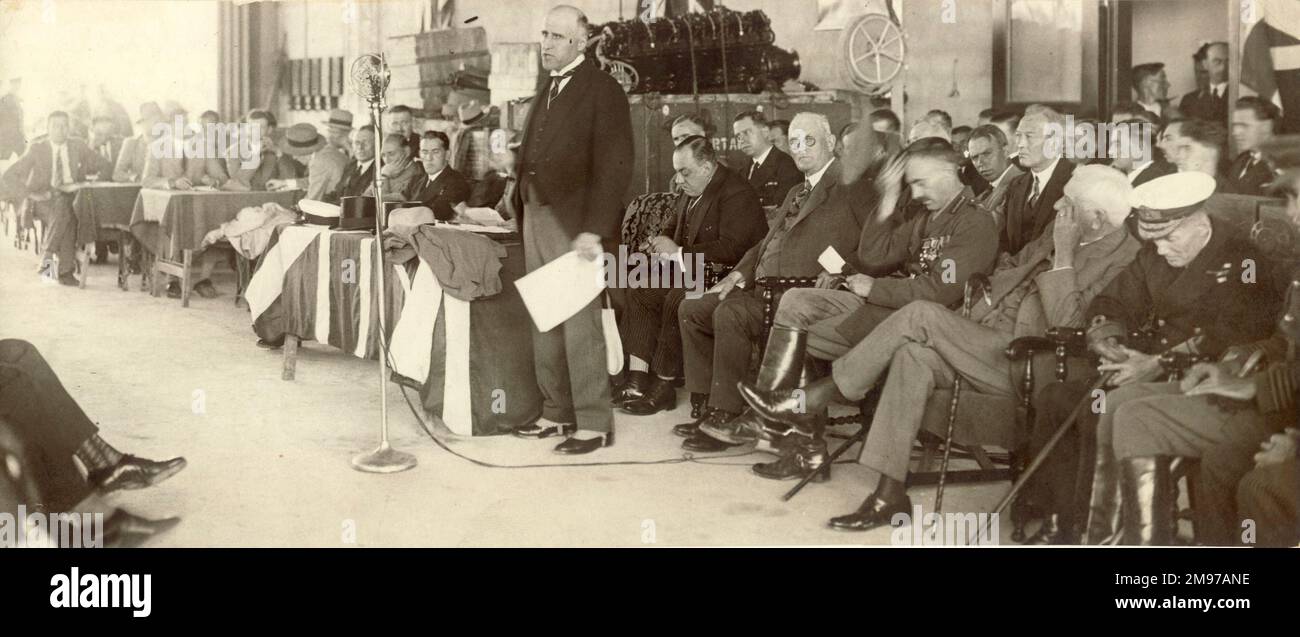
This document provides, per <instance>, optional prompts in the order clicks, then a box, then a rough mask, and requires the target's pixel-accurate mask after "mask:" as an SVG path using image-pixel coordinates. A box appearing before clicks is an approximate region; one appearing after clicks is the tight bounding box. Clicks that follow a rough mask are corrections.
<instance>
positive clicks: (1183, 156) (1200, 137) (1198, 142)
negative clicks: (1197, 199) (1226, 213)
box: [1174, 119, 1237, 193]
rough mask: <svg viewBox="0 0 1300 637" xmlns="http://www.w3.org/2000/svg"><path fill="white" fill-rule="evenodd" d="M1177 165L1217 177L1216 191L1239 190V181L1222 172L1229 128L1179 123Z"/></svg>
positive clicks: (1195, 121)
mask: <svg viewBox="0 0 1300 637" xmlns="http://www.w3.org/2000/svg"><path fill="white" fill-rule="evenodd" d="M1175 144H1176V150H1175V151H1174V158H1175V159H1174V164H1175V165H1176V166H1177V167H1178V172H1197V173H1203V174H1206V175H1209V176H1211V177H1213V178H1214V182H1215V188H1214V191H1215V192H1219V193H1236V192H1237V190H1236V189H1237V181H1236V180H1235V179H1231V178H1228V177H1226V176H1225V175H1223V174H1222V173H1221V172H1220V171H1219V166H1220V165H1222V163H1221V161H1220V158H1221V157H1223V153H1224V152H1225V150H1226V149H1227V145H1228V131H1227V130H1225V129H1224V128H1223V126H1221V125H1219V124H1216V123H1214V122H1207V121H1204V120H1199V119H1189V120H1184V121H1183V122H1182V123H1181V124H1180V125H1179V126H1178V137H1177V141H1176V142H1175Z"/></svg>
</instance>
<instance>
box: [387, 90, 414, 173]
mask: <svg viewBox="0 0 1300 637" xmlns="http://www.w3.org/2000/svg"><path fill="white" fill-rule="evenodd" d="M386 115H388V132H389V133H393V134H396V135H399V136H401V137H402V139H403V140H404V141H405V144H403V145H402V148H404V149H406V152H407V156H408V158H409V159H410V160H411V161H413V162H416V164H417V165H416V168H419V165H418V164H419V159H420V134H419V133H417V132H416V131H415V112H414V111H412V110H411V107H409V106H407V105H405V104H397V105H394V106H390V107H388V112H387V113H386ZM384 147H385V148H387V147H388V141H387V140H385V141H384ZM384 161H385V162H387V161H388V159H387V158H385V159H384Z"/></svg>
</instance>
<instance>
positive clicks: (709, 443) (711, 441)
mask: <svg viewBox="0 0 1300 637" xmlns="http://www.w3.org/2000/svg"><path fill="white" fill-rule="evenodd" d="M737 446H738V445H733V444H731V443H728V442H722V441H721V440H718V439H716V438H710V437H709V436H706V435H704V434H695V435H694V436H691V437H690V438H687V439H686V440H683V441H682V449H685V450H687V451H697V452H700V453H717V452H719V451H726V450H728V449H731V448H733V447H737Z"/></svg>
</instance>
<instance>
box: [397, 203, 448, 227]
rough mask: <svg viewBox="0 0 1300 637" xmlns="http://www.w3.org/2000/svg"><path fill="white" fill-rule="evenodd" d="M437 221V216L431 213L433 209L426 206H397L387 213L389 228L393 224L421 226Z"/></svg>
mask: <svg viewBox="0 0 1300 637" xmlns="http://www.w3.org/2000/svg"><path fill="white" fill-rule="evenodd" d="M437 221H438V220H437V218H435V217H434V215H433V210H431V209H430V208H429V207H428V206H415V207H413V208H398V209H396V210H394V211H392V212H391V213H389V215H388V227H389V228H392V227H395V226H422V225H424V224H426V223H435V222H437Z"/></svg>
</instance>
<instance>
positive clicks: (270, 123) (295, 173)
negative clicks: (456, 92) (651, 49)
mask: <svg viewBox="0 0 1300 637" xmlns="http://www.w3.org/2000/svg"><path fill="white" fill-rule="evenodd" d="M455 114H456V115H457V116H458V119H457V121H453V122H441V124H443V126H442V128H443V129H444V130H445V132H444V131H443V130H430V131H426V132H424V133H420V132H418V131H416V130H415V119H414V112H413V111H412V110H411V109H410V108H409V107H406V106H403V105H395V106H393V107H392V108H390V109H388V111H387V113H386V114H385V117H386V119H387V122H386V124H385V125H386V126H387V129H386V130H387V131H388V133H387V134H386V139H385V140H384V149H383V154H384V162H383V168H382V172H381V174H380V175H378V176H376V175H375V162H374V160H375V154H376V139H375V128H374V127H373V126H372V125H369V124H367V125H363V126H360V127H356V126H354V122H353V116H352V113H350V112H348V111H346V110H342V109H334V110H331V111H329V113H328V116H327V117H326V119H324V120H323V121H321V122H320V127H319V128H318V127H317V125H315V124H312V123H297V124H294V125H292V126H288V127H281V126H280V125H279V123H278V121H277V118H276V117H275V115H274V114H272V113H271V112H269V111H265V110H253V111H250V112H249V113H247V115H245V116H244V118H243V120H242V123H243V124H245V125H246V126H242V127H240V126H231V125H226V124H224V123H223V122H222V120H221V116H220V115H219V114H218V113H216V112H214V111H205V112H204V113H203V114H201V115H200V116H199V117H198V118H197V119H191V118H190V116H189V114H188V113H187V112H186V110H185V109H184V108H183V107H181V106H180V105H179V104H177V103H175V102H170V101H169V102H167V103H166V104H165V107H164V106H159V105H158V103H156V102H146V103H144V104H141V105H140V110H139V118H138V119H137V120H136V121H135V125H136V127H135V128H134V129H132V128H130V127H129V118H128V121H127V122H126V123H125V124H123V123H122V122H117V121H115V120H114V118H112V117H109V116H107V115H98V116H95V117H93V118H92V120H91V121H89V122H79V121H74V120H76V119H77V117H75V116H73V115H70V114H69V113H68V112H64V111H55V112H52V113H50V114H49V115H48V117H47V118H46V127H45V128H46V134H45V135H43V136H41V137H39V138H37V139H35V140H33V141H32V142H31V143H30V144H28V145H27V146H26V151H25V152H24V153H22V154H21V156H20V157H19V158H18V159H17V160H16V161H15V162H14V163H13V164H12V165H10V166H9V167H8V169H6V170H5V172H4V174H3V176H0V183H2V184H3V191H4V193H5V197H6V198H7V199H10V200H12V201H13V202H15V203H17V204H18V207H19V208H20V209H21V210H23V211H24V214H26V215H27V216H28V219H39V220H41V222H42V223H43V226H44V229H45V231H44V237H43V245H42V246H41V250H42V252H43V258H42V262H41V267H40V269H39V273H40V274H41V275H43V276H49V277H50V278H52V279H55V280H57V281H58V282H60V283H62V284H65V285H72V286H75V285H78V284H79V281H78V279H77V277H76V253H77V250H78V248H79V247H80V246H78V245H77V244H76V237H77V227H76V224H77V219H76V216H75V214H74V213H73V210H72V201H73V199H74V197H75V193H76V190H77V188H78V186H79V185H80V184H83V183H85V182H87V181H90V180H92V179H98V180H99V181H114V182H121V183H138V184H140V185H141V186H143V187H145V188H153V189H165V190H177V191H187V190H194V189H204V190H220V191H230V192H248V191H298V192H299V193H301V198H302V199H310V200H316V201H324V202H327V203H339V201H340V200H341V199H342V198H343V197H354V196H363V195H370V196H373V195H374V190H375V185H376V181H379V182H380V183H381V186H380V187H381V188H382V189H383V191H384V199H385V200H389V201H403V202H412V203H415V202H418V203H419V204H420V205H423V206H428V207H429V208H431V209H433V210H434V212H435V215H436V216H437V218H438V219H441V220H453V219H456V218H457V217H458V216H459V215H462V214H464V212H465V209H466V208H467V207H471V206H473V207H489V208H496V207H498V204H499V203H500V202H501V201H502V199H503V197H504V194H505V192H506V189H507V188H508V187H509V184H510V183H511V182H512V180H513V179H514V177H513V175H511V170H512V167H513V153H514V144H513V138H512V136H511V135H510V134H509V133H506V134H505V135H504V136H503V137H502V139H501V143H500V145H499V147H498V145H496V144H493V145H492V147H491V149H490V150H488V151H484V150H483V149H482V148H479V147H480V146H481V145H482V141H483V140H481V139H476V138H475V136H474V133H475V131H486V130H487V126H488V125H489V124H490V123H492V122H494V121H495V119H494V118H495V111H493V110H490V109H485V108H483V107H482V106H479V105H477V104H476V103H470V104H465V105H462V106H461V107H460V108H459V109H456V111H455ZM123 126H127V129H126V130H119V129H120V128H122V127H123ZM214 126H216V127H221V129H222V130H221V131H220V133H219V134H215V133H214V130H215V129H214V128H213V127H214ZM82 129H84V130H86V131H88V132H89V139H84V138H81V137H76V136H73V135H72V133H73V131H76V130H82ZM135 131H138V132H137V133H136V134H134V135H132V134H131V133H132V132H135ZM503 132H504V131H503ZM240 135H257V136H258V139H256V140H250V139H240V138H239V136H240ZM213 140H217V141H218V143H224V144H225V146H224V147H222V148H215V149H213V148H212V143H211V142H212V141H213ZM194 148H202V152H198V153H196V152H194V151H193V149H194ZM213 151H214V152H213ZM484 154H486V157H481V156H482V155H484ZM245 155H249V156H245ZM456 162H459V164H457V163H456ZM473 172H477V173H481V174H477V175H471V176H467V175H468V174H470V173H473ZM507 214H508V213H507ZM23 223H24V227H25V226H26V225H27V224H28V223H30V222H29V221H28V220H27V219H24V222H23ZM213 238H214V239H217V240H219V239H220V237H213ZM123 243H124V244H125V245H122V246H120V250H121V253H122V255H121V258H123V259H125V260H127V262H128V263H129V264H130V271H131V273H133V274H135V273H139V272H140V271H141V256H142V253H146V252H147V251H148V250H149V248H150V247H149V246H140V245H138V243H137V242H135V241H134V240H126V241H124V242H123ZM96 251H97V252H98V254H99V255H100V257H101V258H102V257H104V256H106V255H107V253H108V247H107V246H105V245H102V244H101V245H99V246H97V249H96ZM224 258H225V255H223V254H222V253H221V252H219V251H218V250H216V249H214V248H212V247H210V246H209V245H208V243H207V242H205V245H204V249H203V250H201V251H200V252H199V253H198V254H197V255H196V259H197V261H196V263H197V264H198V272H197V274H196V276H195V277H194V283H193V291H194V292H195V293H196V294H199V295H200V296H203V297H206V298H212V297H215V296H217V295H218V292H217V290H216V287H215V286H214V285H213V283H212V272H213V270H214V268H215V267H216V265H218V264H219V263H220V262H221V261H222V260H223V259H224ZM167 293H168V295H169V296H172V297H179V296H181V289H180V282H179V280H176V279H175V278H171V279H170V280H169V281H168V282H167Z"/></svg>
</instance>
